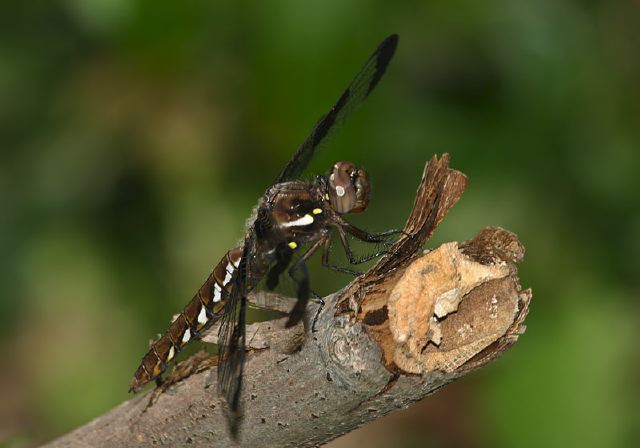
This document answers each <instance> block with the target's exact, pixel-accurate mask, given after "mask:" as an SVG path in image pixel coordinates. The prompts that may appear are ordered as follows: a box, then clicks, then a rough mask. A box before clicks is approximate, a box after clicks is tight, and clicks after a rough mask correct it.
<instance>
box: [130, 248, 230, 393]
mask: <svg viewBox="0 0 640 448" xmlns="http://www.w3.org/2000/svg"><path fill="white" fill-rule="evenodd" d="M241 256H242V247H236V248H234V249H231V250H230V251H229V252H227V253H226V254H225V256H224V257H222V259H221V260H220V262H218V264H217V265H216V266H215V267H214V268H213V271H212V272H211V274H209V277H208V278H207V280H206V281H205V282H204V284H203V285H202V286H201V287H200V289H198V292H196V294H195V295H194V296H193V298H192V299H191V301H190V302H189V303H188V304H187V306H185V307H184V309H183V310H182V312H181V313H180V314H178V315H176V316H175V318H174V319H173V321H172V322H171V325H170V326H169V328H168V329H167V331H166V332H165V333H164V334H163V335H162V336H161V337H160V339H158V340H157V341H155V342H154V343H153V344H152V345H151V347H150V348H149V351H148V352H147V354H146V355H144V357H143V358H142V362H141V363H140V366H139V367H138V370H136V373H135V375H134V377H133V380H132V381H131V386H130V387H129V391H130V392H132V391H133V392H136V391H137V390H138V389H140V388H141V387H142V386H144V385H145V384H147V383H148V382H149V381H152V380H154V379H156V378H158V377H159V376H160V375H161V374H162V372H164V370H165V369H166V368H167V365H168V364H169V362H171V361H172V360H173V358H175V356H176V355H177V354H178V353H179V352H180V350H182V348H183V347H184V346H185V345H187V344H188V343H189V342H190V341H191V340H192V339H197V338H199V337H200V333H201V332H202V331H203V330H205V329H207V328H208V327H209V326H211V324H213V323H214V322H215V321H217V320H218V319H219V318H220V317H221V316H222V314H223V313H224V311H225V309H224V308H225V305H226V303H227V298H228V297H229V294H230V293H231V289H232V285H233V281H232V280H233V278H234V276H235V274H236V270H237V269H238V265H239V263H240V258H241Z"/></svg>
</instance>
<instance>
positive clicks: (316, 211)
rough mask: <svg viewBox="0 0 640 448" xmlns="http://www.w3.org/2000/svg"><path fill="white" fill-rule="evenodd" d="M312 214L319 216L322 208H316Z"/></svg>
mask: <svg viewBox="0 0 640 448" xmlns="http://www.w3.org/2000/svg"><path fill="white" fill-rule="evenodd" d="M311 213H313V214H314V215H319V214H320V213H322V209H321V208H314V209H313V211H312V212H311Z"/></svg>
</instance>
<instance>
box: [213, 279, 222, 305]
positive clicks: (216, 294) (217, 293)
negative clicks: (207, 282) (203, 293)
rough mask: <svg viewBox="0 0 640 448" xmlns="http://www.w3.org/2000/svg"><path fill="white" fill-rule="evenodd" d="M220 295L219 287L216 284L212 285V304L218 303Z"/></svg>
mask: <svg viewBox="0 0 640 448" xmlns="http://www.w3.org/2000/svg"><path fill="white" fill-rule="evenodd" d="M221 294H222V290H221V289H220V286H219V285H218V284H217V283H216V284H215V285H213V301H214V302H219V301H220V299H221V298H222V297H221Z"/></svg>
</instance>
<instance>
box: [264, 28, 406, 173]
mask: <svg viewBox="0 0 640 448" xmlns="http://www.w3.org/2000/svg"><path fill="white" fill-rule="evenodd" d="M397 46H398V35H397V34H392V35H391V36H389V37H387V38H386V39H385V40H383V41H382V43H381V44H380V45H379V46H378V48H376V50H375V51H374V52H373V54H372V55H371V56H370V57H369V59H367V62H365V64H364V66H362V68H361V69H360V71H359V72H358V74H357V75H356V76H355V78H353V80H352V81H351V83H350V84H349V87H347V90H345V91H344V93H343V94H342V95H341V96H340V98H339V99H338V101H337V102H336V104H335V105H334V106H333V107H332V108H331V110H330V111H329V113H327V114H326V115H325V116H323V117H322V118H321V119H320V121H318V123H317V124H316V126H315V128H313V131H311V134H309V136H308V137H307V139H306V140H305V141H304V142H303V143H302V145H300V147H299V148H298V150H297V151H296V152H295V153H294V154H293V156H292V157H291V159H289V162H287V165H286V166H285V167H284V168H283V170H282V171H281V172H280V175H279V176H278V178H277V179H276V183H280V182H286V181H289V180H293V179H296V178H298V177H300V175H301V174H302V171H304V169H305V168H306V166H307V165H308V164H309V161H310V160H311V159H312V158H313V155H314V154H315V151H316V148H318V146H320V145H321V144H322V143H323V142H324V141H326V140H327V136H328V135H329V134H330V133H331V132H333V131H334V130H335V129H336V128H338V127H340V125H341V124H342V123H344V121H345V120H346V119H347V117H349V115H351V113H353V111H354V110H355V109H356V108H357V107H358V106H359V105H360V104H362V102H363V101H364V100H365V99H367V97H368V96H369V94H370V93H371V92H372V91H373V89H374V88H375V87H376V85H377V84H378V82H380V79H381V78H382V75H384V72H385V70H386V69H387V66H388V65H389V62H390V61H391V58H392V57H393V54H394V53H395V51H396V47H397Z"/></svg>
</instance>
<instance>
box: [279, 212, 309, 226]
mask: <svg viewBox="0 0 640 448" xmlns="http://www.w3.org/2000/svg"><path fill="white" fill-rule="evenodd" d="M309 224H313V216H311V215H309V214H306V215H304V216H303V217H302V218H298V219H296V220H295V221H289V222H283V223H282V224H280V227H296V226H308V225H309Z"/></svg>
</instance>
